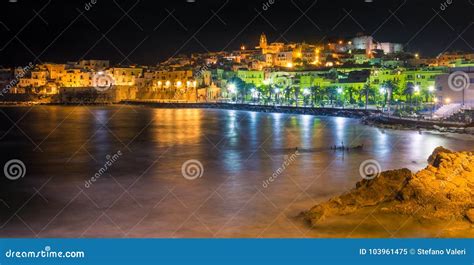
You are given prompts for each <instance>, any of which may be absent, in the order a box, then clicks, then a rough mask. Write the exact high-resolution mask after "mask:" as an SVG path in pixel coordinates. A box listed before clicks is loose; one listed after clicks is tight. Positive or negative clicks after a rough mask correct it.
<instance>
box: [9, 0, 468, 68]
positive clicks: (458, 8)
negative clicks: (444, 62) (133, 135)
mask: <svg viewBox="0 0 474 265" xmlns="http://www.w3.org/2000/svg"><path fill="white" fill-rule="evenodd" d="M10 1H12V0H10ZM94 2H95V4H93V3H94ZM450 2H451V4H450ZM442 5H443V6H444V8H442ZM264 6H265V8H264ZM0 13H1V16H0V32H1V37H0V46H1V47H0V48H1V51H0V65H2V66H12V65H26V64H28V63H29V62H34V63H38V62H58V63H60V62H67V61H76V60H79V59H110V60H111V62H112V63H114V64H118V63H122V64H148V65H155V64H157V63H158V62H160V61H163V60H166V59H167V58H169V57H172V56H175V55H177V54H189V53H191V52H207V51H220V50H227V51H230V50H234V49H237V48H238V47H240V45H241V44H245V45H246V46H248V47H251V46H256V45H257V42H258V37H259V35H260V34H261V33H262V32H265V33H266V34H267V37H268V40H269V42H273V41H280V42H292V41H293V42H301V41H306V42H309V43H316V42H321V41H324V40H327V39H332V38H335V37H352V36H354V35H356V34H357V33H359V32H364V33H366V34H368V35H373V36H374V38H375V39H376V40H379V41H388V42H400V43H403V44H406V45H407V50H408V51H412V52H419V53H420V54H421V56H435V55H437V54H439V53H440V52H443V51H446V50H449V51H452V50H463V51H470V52H473V47H474V26H473V25H472V24H473V17H474V15H473V14H474V0H470V1H469V0H452V1H450V0H448V1H436V0H435V1H433V0H406V1H404V0H383V1H382V0H373V1H372V3H366V2H364V0H352V1H337V0H330V1H328V0H319V1H312V0H293V1H291V0H289V1H283V0H266V1H261V0H256V1H255V0H254V1H242V0H240V1H237V0H228V1H225V0H221V1H217V0H216V1H203V0H195V1H194V3H189V2H187V1H186V0H175V1H162V0H159V1H158V0H154V1H152V0H115V1H113V0H89V1H84V0H83V1H75V0H73V1H59V0H52V1H44V0H31V1H26V0H16V2H13V3H12V2H9V0H1V5H0Z"/></svg>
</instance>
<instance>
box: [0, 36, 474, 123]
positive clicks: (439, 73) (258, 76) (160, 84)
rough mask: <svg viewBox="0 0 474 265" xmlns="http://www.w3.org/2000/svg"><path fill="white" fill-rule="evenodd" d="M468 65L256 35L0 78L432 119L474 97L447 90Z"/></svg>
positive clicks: (71, 97)
mask: <svg viewBox="0 0 474 265" xmlns="http://www.w3.org/2000/svg"><path fill="white" fill-rule="evenodd" d="M256 41H257V40H256ZM253 46H255V47H253ZM473 67H474V54H473V53H466V52H444V53H442V54H439V55H438V56H437V57H435V58H425V57H424V56H423V55H422V54H419V53H415V54H413V53H409V52H404V50H403V45H402V44H399V43H391V42H378V41H376V40H375V39H373V38H372V37H370V36H362V35H361V36H356V37H354V38H351V39H336V40H334V41H328V42H325V43H321V44H309V43H281V42H270V41H269V40H268V39H267V37H266V35H265V34H264V33H262V34H261V36H260V37H259V39H258V45H253V44H242V45H241V48H240V50H236V51H231V52H225V51H222V52H209V53H195V54H191V55H189V56H188V55H180V56H176V57H173V58H170V59H168V60H166V61H165V62H162V63H160V64H159V65H157V66H141V65H128V66H124V65H111V64H110V63H109V61H108V60H81V61H78V62H67V63H42V64H36V65H32V64H30V65H28V66H24V67H22V66H19V67H16V68H14V69H8V68H7V69H1V84H2V87H4V89H3V91H2V96H4V97H6V98H8V99H9V100H12V101H22V100H24V101H28V100H31V99H32V98H35V99H34V100H31V101H36V102H43V103H44V102H53V103H82V104H87V103H89V104H90V103H118V102H121V101H125V100H126V101H149V102H150V101H151V102H153V101H156V102H169V101H172V102H185V103H187V102H237V103H252V104H262V105H285V106H312V107H341V108H365V107H367V108H379V109H386V108H387V106H390V105H393V106H394V108H395V109H396V110H397V113H398V114H400V115H407V114H408V115H411V114H414V113H416V112H417V111H421V110H426V108H428V109H431V110H432V111H431V116H432V117H433V116H434V117H438V118H447V117H448V116H450V115H453V114H455V113H456V112H458V111H460V110H461V109H462V108H467V107H470V106H472V104H473V103H474V98H473V92H472V90H468V89H466V92H467V93H465V92H464V90H463V91H455V90H452V89H450V88H449V87H448V79H449V76H450V74H451V73H453V72H459V71H462V72H463V73H466V75H468V76H469V77H470V78H472V77H473V75H474V71H473V69H474V68H473ZM471 86H472V84H471ZM9 94H12V95H9ZM31 96H36V97H31ZM388 103H390V104H388ZM443 105H444V107H443V108H440V107H441V106H443Z"/></svg>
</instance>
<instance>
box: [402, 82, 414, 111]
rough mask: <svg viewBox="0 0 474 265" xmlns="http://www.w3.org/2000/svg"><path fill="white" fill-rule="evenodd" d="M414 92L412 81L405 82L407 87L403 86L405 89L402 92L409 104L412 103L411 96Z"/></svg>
mask: <svg viewBox="0 0 474 265" xmlns="http://www.w3.org/2000/svg"><path fill="white" fill-rule="evenodd" d="M414 92H415V86H414V85H413V83H411V82H410V83H407V87H406V88H405V90H403V94H404V95H405V96H406V101H408V102H409V104H410V106H411V103H412V97H413V94H414Z"/></svg>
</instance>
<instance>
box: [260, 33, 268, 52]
mask: <svg viewBox="0 0 474 265" xmlns="http://www.w3.org/2000/svg"><path fill="white" fill-rule="evenodd" d="M260 49H262V50H265V49H267V36H265V33H262V35H260Z"/></svg>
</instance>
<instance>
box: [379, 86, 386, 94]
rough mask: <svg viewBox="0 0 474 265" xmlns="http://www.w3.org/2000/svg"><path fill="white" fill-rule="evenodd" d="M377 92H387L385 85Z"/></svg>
mask: <svg viewBox="0 0 474 265" xmlns="http://www.w3.org/2000/svg"><path fill="white" fill-rule="evenodd" d="M379 92H380V94H385V93H387V89H386V88H385V87H381V88H380V89H379Z"/></svg>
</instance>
